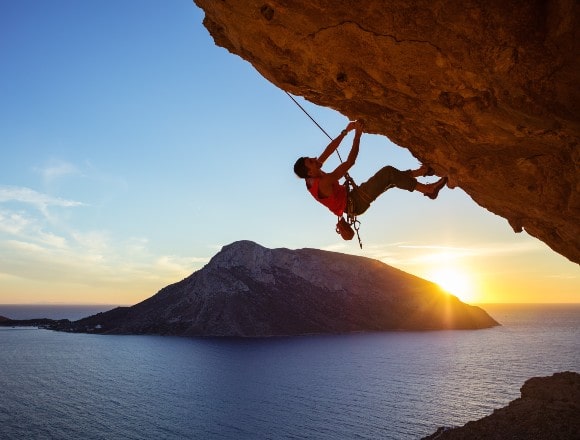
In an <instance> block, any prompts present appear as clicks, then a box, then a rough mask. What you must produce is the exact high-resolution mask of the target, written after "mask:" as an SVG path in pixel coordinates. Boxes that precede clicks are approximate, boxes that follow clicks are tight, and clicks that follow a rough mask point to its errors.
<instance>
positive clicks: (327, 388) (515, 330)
mask: <svg viewBox="0 0 580 440" xmlns="http://www.w3.org/2000/svg"><path fill="white" fill-rule="evenodd" d="M485 308H486V309H487V310H488V311H489V312H490V314H491V315H492V316H493V317H494V318H496V319H497V320H498V321H500V322H501V323H502V326H501V327H496V328H492V329H487V330H477V331H437V332H385V333H370V334H353V335H333V336H306V337H293V338H267V339H252V340H243V339H213V338H209V339H204V338H178V337H159V336H103V335H85V334H68V333H57V332H51V331H45V330H37V329H31V328H15V329H12V328H0V353H1V355H0V389H2V390H3V397H2V399H0V438H10V439H16V440H18V439H41V438H42V439H45V438H59V439H66V438H71V439H73V438H84V439H149V438H151V439H152V438H164V439H183V438H204V439H256V438H261V439H262V438H265V439H284V438H288V439H289V438H294V439H295V438H315V439H336V438H342V439H350V438H364V439H377V438H381V439H417V438H420V437H421V436H424V435H427V434H430V433H432V432H434V431H435V430H436V428H437V427H438V426H442V425H447V426H449V425H462V424H464V423H466V422H467V421H469V420H474V419H478V418H480V417H482V416H485V415H487V414H489V413H491V412H492V411H493V409H496V408H499V407H501V406H504V405H506V404H507V403H508V402H509V401H511V400H513V399H515V398H517V397H519V389H520V387H521V385H522V384H523V383H524V381H525V380H526V379H528V378H530V377H532V376H545V375H551V374H553V373H554V372H557V371H565V370H571V371H580V330H579V329H580V306H578V305H573V306H561V305H560V306H552V305H548V306H546V305H541V306H523V305H518V306H506V305H502V306H486V307H485ZM2 313H3V309H0V314H2Z"/></svg>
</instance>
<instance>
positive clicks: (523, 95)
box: [195, 0, 580, 262]
mask: <svg viewBox="0 0 580 440" xmlns="http://www.w3.org/2000/svg"><path fill="white" fill-rule="evenodd" d="M195 2H196V3H197V5H198V6H199V7H201V8H202V9H203V10H204V11H205V14H206V16H205V19H204V25H205V26H206V28H207V29H208V30H209V32H210V34H211V35H212V36H213V38H214V40H215V42H216V44H218V45H220V46H223V47H225V48H226V49H228V50H229V51H231V52H232V53H235V54H237V55H239V56H241V57H242V58H244V59H245V60H247V61H249V62H250V63H251V64H252V65H253V66H254V67H255V68H256V69H257V70H258V71H259V72H260V73H261V74H262V75H263V76H264V77H265V78H267V79H268V80H269V81H271V82H272V83H273V84H275V85H276V86H278V87H280V88H281V89H283V90H286V91H288V92H290V93H293V94H295V95H300V96H303V97H305V98H306V99H308V100H309V101H311V102H313V103H316V104H318V105H321V106H325V107H330V108H333V109H335V110H337V111H339V112H340V113H342V114H344V115H345V116H346V117H348V118H349V119H351V120H353V119H364V120H365V123H366V127H367V130H366V131H367V132H369V133H375V134H381V135H385V136H387V137H388V138H389V139H390V140H392V141H393V142H395V143H396V144H397V145H400V146H402V147H405V148H407V149H409V150H410V151H411V153H412V154H413V155H414V156H415V157H416V158H417V159H419V160H420V161H421V162H424V163H429V164H431V165H432V166H433V167H434V168H435V170H436V171H437V173H438V174H439V175H447V176H449V180H450V186H457V187H460V188H462V189H463V190H464V191H465V192H466V193H467V194H469V195H470V196H471V197H472V199H473V200H474V201H475V202H476V203H478V204H479V205H481V206H482V207H484V208H486V209H488V210H489V211H491V212H493V213H495V214H497V215H500V216H502V217H504V218H505V219H507V220H508V222H509V224H510V225H511V227H512V228H513V229H514V231H516V232H519V231H521V230H522V228H524V229H525V230H526V231H527V232H528V233H529V234H530V235H532V236H535V237H537V238H538V239H540V240H542V241H544V242H545V243H546V244H548V245H549V246H550V247H551V248H552V249H553V250H555V251H556V252H558V253H560V254H562V255H564V256H566V257H567V258H569V259H570V260H572V261H575V262H580V191H579V190H580V182H579V174H580V145H579V139H580V136H579V135H580V87H579V84H580V81H579V80H580V26H579V25H580V19H579V16H580V3H579V2H578V1H575V0H553V1H537V0H479V1H477V0H467V1H454V0H447V1H446V0H429V1H420V0H394V1H389V2H384V1H382V0H364V1H341V2H337V1H332V0H308V1H304V0H292V1H288V0H267V1H266V0H259V1H255V0H220V1H216V0H195ZM381 165H382V164H381Z"/></svg>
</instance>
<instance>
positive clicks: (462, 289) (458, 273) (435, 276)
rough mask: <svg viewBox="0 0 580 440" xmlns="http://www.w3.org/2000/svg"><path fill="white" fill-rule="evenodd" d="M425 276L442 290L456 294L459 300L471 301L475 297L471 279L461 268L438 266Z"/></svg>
mask: <svg viewBox="0 0 580 440" xmlns="http://www.w3.org/2000/svg"><path fill="white" fill-rule="evenodd" d="M426 278H428V279H430V280H431V281H433V282H435V283H437V284H439V286H441V288H442V289H443V290H446V291H447V292H449V293H451V294H452V295H455V296H457V297H458V298H459V299H460V300H461V301H464V302H472V301H473V300H474V299H475V296H476V294H475V292H474V287H473V282H472V279H471V277H470V276H469V275H468V273H467V272H466V271H464V270H462V269H459V268H456V267H440V268H437V269H435V270H433V271H432V272H430V273H429V274H428V275H427V277H426Z"/></svg>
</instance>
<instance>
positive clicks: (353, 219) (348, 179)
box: [284, 90, 362, 249]
mask: <svg viewBox="0 0 580 440" xmlns="http://www.w3.org/2000/svg"><path fill="white" fill-rule="evenodd" d="M284 93H286V94H287V95H288V97H289V98H290V99H291V100H292V101H294V104H296V105H297V106H298V108H299V109H300V110H302V111H303V112H304V114H305V115H306V116H308V117H309V118H310V120H311V121H312V122H314V124H315V125H316V126H317V127H318V128H320V131H322V132H323V133H324V134H325V135H326V137H327V138H328V139H330V140H331V141H332V140H334V139H332V138H331V137H330V135H329V134H328V133H327V132H326V130H324V128H322V127H321V126H320V124H319V123H318V122H316V120H315V119H314V118H313V117H312V116H310V113H308V112H307V111H306V110H305V109H304V107H302V106H301V105H300V103H299V102H298V101H296V99H294V97H293V96H292V95H291V94H290V93H288V92H287V91H286V90H284ZM335 151H336V154H337V155H338V158H339V160H340V162H341V163H342V157H340V152H339V151H338V148H337V149H336V150H335ZM344 177H345V179H346V185H350V186H352V187H353V188H356V187H357V185H356V183H355V182H354V179H353V178H352V177H350V175H349V174H348V173H346V174H345V176H344ZM349 192H350V191H349ZM346 218H347V220H348V223H349V224H350V225H352V226H353V227H354V230H355V232H356V237H357V238H358V244H359V246H360V248H361V249H362V241H361V239H360V235H359V232H358V230H359V228H360V221H359V220H358V219H357V218H356V215H354V214H352V212H350V209H348V202H347V212H346Z"/></svg>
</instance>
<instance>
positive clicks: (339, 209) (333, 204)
mask: <svg viewBox="0 0 580 440" xmlns="http://www.w3.org/2000/svg"><path fill="white" fill-rule="evenodd" d="M319 184H320V178H318V177H310V178H307V179H306V188H308V191H309V192H310V194H312V197H314V198H315V199H316V200H318V201H319V202H320V203H322V204H323V205H324V206H326V207H327V208H328V209H330V210H331V211H332V212H333V213H334V214H336V215H337V216H341V215H342V214H343V212H344V211H345V209H346V187H345V186H344V185H341V184H340V183H338V181H335V182H333V183H332V195H330V196H328V197H323V198H321V197H320V195H319V194H318V185H319Z"/></svg>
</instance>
